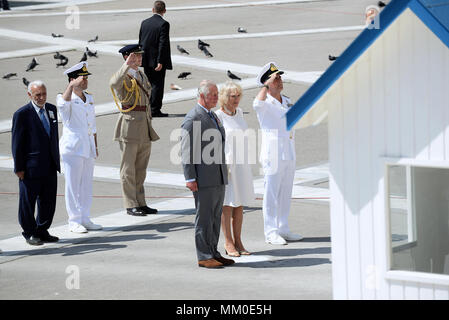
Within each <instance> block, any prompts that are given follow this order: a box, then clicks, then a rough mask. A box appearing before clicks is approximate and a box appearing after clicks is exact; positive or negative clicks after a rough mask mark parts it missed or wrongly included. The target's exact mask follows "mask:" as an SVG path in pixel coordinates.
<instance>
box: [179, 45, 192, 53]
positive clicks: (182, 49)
mask: <svg viewBox="0 0 449 320" xmlns="http://www.w3.org/2000/svg"><path fill="white" fill-rule="evenodd" d="M176 48H178V51H179V52H181V53H185V54H189V53H188V52H187V50H186V49H184V48H183V47H181V46H180V45H179V44H178V45H177V46H176Z"/></svg>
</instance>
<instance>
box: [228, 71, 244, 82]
mask: <svg viewBox="0 0 449 320" xmlns="http://www.w3.org/2000/svg"><path fill="white" fill-rule="evenodd" d="M226 74H227V75H228V77H229V78H231V79H234V80H242V79H241V78H239V77H237V76H236V75H235V74H233V73H232V72H231V71H229V70H228V72H227V73H226Z"/></svg>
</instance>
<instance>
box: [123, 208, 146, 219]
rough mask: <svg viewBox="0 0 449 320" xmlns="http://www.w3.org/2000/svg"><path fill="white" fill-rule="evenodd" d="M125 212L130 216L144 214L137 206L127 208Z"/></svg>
mask: <svg viewBox="0 0 449 320" xmlns="http://www.w3.org/2000/svg"><path fill="white" fill-rule="evenodd" d="M126 213H127V214H129V215H131V216H140V217H142V216H145V215H146V214H145V213H144V212H143V211H141V210H139V208H127V209H126Z"/></svg>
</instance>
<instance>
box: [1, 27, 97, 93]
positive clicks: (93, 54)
mask: <svg viewBox="0 0 449 320" xmlns="http://www.w3.org/2000/svg"><path fill="white" fill-rule="evenodd" d="M51 36H52V37H53V38H61V37H64V35H62V34H57V33H52V34H51ZM97 40H98V36H96V37H95V38H94V39H91V40H89V41H87V43H91V42H95V41H97ZM88 57H95V58H98V55H97V51H95V52H93V51H91V50H89V47H86V51H84V52H83V56H82V57H81V60H80V62H81V61H87V58H88ZM53 58H54V59H55V60H59V62H57V63H56V68H58V67H64V66H65V65H66V64H67V63H68V62H69V59H68V58H67V57H66V56H64V55H62V54H60V53H59V52H56V53H55V54H54V55H53ZM38 65H39V63H38V62H37V60H36V58H33V60H31V62H30V63H29V64H28V66H27V68H26V70H25V72H28V71H33V70H34V68H36V66H38ZM12 77H17V73H8V74H5V75H4V76H3V77H2V78H3V79H6V80H9V79H10V78H12ZM22 82H23V84H24V85H25V86H27V87H28V84H29V83H30V82H29V81H28V80H27V78H25V77H23V78H22Z"/></svg>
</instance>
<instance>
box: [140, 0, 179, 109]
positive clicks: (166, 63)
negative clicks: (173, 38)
mask: <svg viewBox="0 0 449 320" xmlns="http://www.w3.org/2000/svg"><path fill="white" fill-rule="evenodd" d="M165 12H166V10H165V3H164V2H163V1H155V2H154V6H153V13H154V14H153V16H152V17H151V18H148V19H146V20H144V21H142V24H141V26H140V32H139V44H140V45H141V46H142V47H143V50H144V53H143V59H142V66H143V68H144V71H145V74H146V76H147V78H148V79H149V80H150V83H151V87H152V88H151V98H150V104H151V114H152V116H153V117H167V116H168V114H166V113H163V112H161V108H162V98H163V97H164V81H165V72H166V70H172V69H173V66H172V63H171V54H170V36H169V33H170V24H169V23H168V22H167V21H165V20H164V18H163V15H164V14H165Z"/></svg>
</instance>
